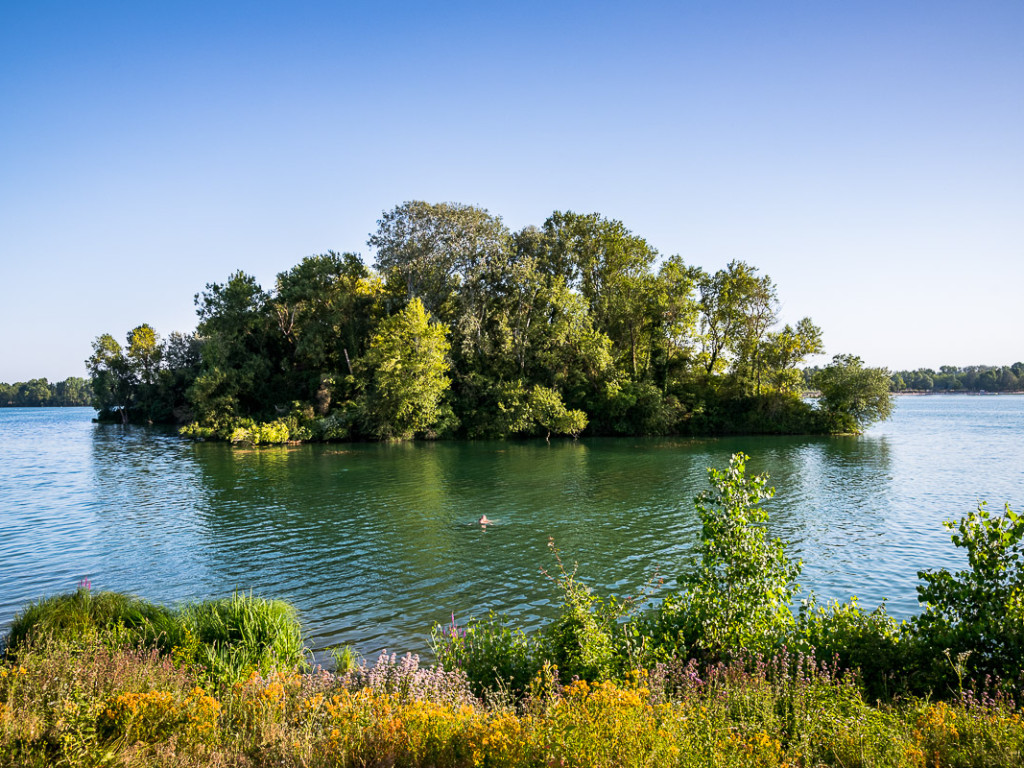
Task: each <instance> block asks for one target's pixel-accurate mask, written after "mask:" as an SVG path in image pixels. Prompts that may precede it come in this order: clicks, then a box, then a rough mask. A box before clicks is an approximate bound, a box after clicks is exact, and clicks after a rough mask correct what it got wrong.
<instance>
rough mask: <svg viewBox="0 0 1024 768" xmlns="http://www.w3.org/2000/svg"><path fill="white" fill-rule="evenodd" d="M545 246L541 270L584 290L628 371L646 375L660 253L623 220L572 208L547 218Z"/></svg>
mask: <svg viewBox="0 0 1024 768" xmlns="http://www.w3.org/2000/svg"><path fill="white" fill-rule="evenodd" d="M540 245H541V253H540V255H541V258H540V265H541V269H542V270H543V271H545V272H546V273H547V274H549V275H551V276H552V277H555V278H562V279H564V280H565V284H566V285H567V286H568V287H570V288H572V289H575V290H578V291H579V292H580V294H581V295H582V296H583V298H584V299H585V300H586V302H587V304H588V307H589V309H590V313H591V316H592V317H593V319H594V324H595V326H596V327H597V329H598V330H600V331H602V332H603V333H605V334H606V335H607V336H608V337H609V338H610V339H611V340H612V345H613V350H614V354H615V356H616V358H618V359H619V360H620V361H621V365H622V367H623V368H624V369H625V371H626V373H628V375H630V376H631V377H633V378H637V377H638V376H640V375H641V374H643V373H645V372H646V370H647V367H648V365H649V363H650V354H651V345H652V342H653V331H654V329H655V328H656V327H657V324H658V319H659V318H658V315H657V312H656V311H655V306H654V304H653V303H652V298H653V297H654V295H655V283H656V277H655V276H654V275H653V274H652V272H651V268H652V266H653V264H654V261H655V259H656V258H657V256H658V252H657V251H656V250H654V249H653V248H652V247H651V246H650V245H648V243H647V241H646V240H644V239H643V238H642V237H638V236H637V235H634V234H633V233H632V232H630V231H629V230H628V229H627V228H626V227H625V225H624V224H623V223H622V222H621V221H616V220H614V219H606V218H604V217H602V216H601V215H600V214H597V213H591V214H578V213H573V212H572V211H567V212H564V213H563V212H560V211H556V212H555V213H553V214H552V215H551V216H550V217H549V218H548V220H547V221H546V222H544V228H543V238H542V240H541V242H540Z"/></svg>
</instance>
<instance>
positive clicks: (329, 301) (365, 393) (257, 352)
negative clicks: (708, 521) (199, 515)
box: [86, 201, 892, 444]
mask: <svg viewBox="0 0 1024 768" xmlns="http://www.w3.org/2000/svg"><path fill="white" fill-rule="evenodd" d="M368 244H369V245H370V247H371V248H373V249H374V251H375V253H376V259H375V262H374V265H373V268H372V269H371V268H368V267H367V266H366V265H365V264H364V263H363V262H362V260H361V259H360V258H359V256H358V255H356V254H352V253H343V254H339V253H335V252H333V251H331V252H328V253H326V254H322V255H318V256H311V257H308V258H305V259H303V260H302V262H301V263H299V264H298V265H296V266H294V267H293V268H291V269H290V270H288V271H286V272H282V273H280V274H279V275H278V276H277V280H276V283H275V285H274V288H273V289H272V290H269V291H268V290H265V289H264V288H263V287H261V286H260V285H259V284H258V283H257V282H256V280H255V279H254V278H253V277H251V276H250V275H247V274H245V273H244V272H241V271H239V272H235V273H234V274H232V275H230V276H229V277H228V279H227V281H226V282H224V283H209V284H207V286H206V289H205V290H204V291H202V292H201V293H199V294H197V295H196V296H195V304H196V311H197V314H198V318H199V322H198V324H197V328H196V332H195V333H194V334H181V333H172V334H170V335H169V336H168V337H167V338H166V339H164V340H161V339H160V337H159V336H158V335H157V333H156V331H155V330H154V329H153V328H152V327H150V326H149V325H145V324H143V325H140V326H138V327H137V328H135V329H133V330H132V331H130V332H129V333H128V335H127V339H126V344H124V345H122V344H120V343H118V342H117V340H115V338H114V337H113V336H111V335H109V334H105V335H103V336H100V337H99V338H98V339H96V341H95V342H94V344H93V354H92V355H91V357H89V359H88V360H87V361H86V365H87V367H88V370H89V374H90V377H91V385H92V389H93V392H94V405H95V407H96V408H97V409H99V410H100V412H101V419H110V420H118V421H122V422H124V423H128V422H154V423H178V424H181V425H184V426H183V427H182V433H183V434H185V435H188V436H192V437H197V438H219V439H229V440H232V441H235V442H246V443H254V444H259V443H276V442H285V441H291V440H345V439H408V438H412V437H428V438H435V437H461V438H502V437H509V436H550V435H572V436H577V435H580V434H582V433H584V432H585V433H586V434H588V435H665V434H684V435H697V434H726V433H751V434H756V433H763V434H778V433H831V432H854V431H859V430H860V429H862V428H863V427H864V426H865V425H866V424H868V423H870V422H871V421H873V420H875V419H879V418H885V417H886V416H888V414H889V413H890V411H891V407H892V406H891V399H890V394H889V372H888V371H887V370H885V369H877V368H866V367H864V366H863V365H862V363H861V361H860V359H859V358H856V357H854V356H851V355H841V356H837V357H835V358H834V360H833V362H832V364H831V365H829V366H827V367H825V368H823V369H822V370H821V371H820V372H819V373H818V375H817V376H816V377H815V379H814V381H813V382H812V383H813V385H814V387H815V388H817V389H819V390H821V392H822V397H821V398H819V399H818V402H817V405H814V404H811V403H809V402H807V401H806V400H805V399H804V398H803V397H802V393H803V391H804V389H805V382H804V377H803V375H802V372H801V370H799V368H798V366H800V365H801V364H802V363H803V362H804V361H805V360H806V359H807V358H808V357H809V356H811V355H815V354H820V353H822V352H823V351H824V348H823V345H822V334H821V330H820V329H819V328H818V327H817V326H815V325H814V323H813V322H812V321H811V320H810V319H809V318H804V319H802V320H800V321H799V322H798V323H796V325H782V324H781V323H780V320H779V310H780V305H779V299H778V295H777V289H776V286H775V284H774V283H773V282H772V280H771V278H770V277H768V276H767V275H762V274H760V273H759V272H758V270H757V269H756V268H755V267H753V266H751V265H749V264H747V263H745V262H742V261H733V262H732V263H730V264H729V265H728V266H727V267H726V268H724V269H721V270H718V271H717V272H714V273H711V272H707V271H705V270H703V269H701V268H700V267H696V266H691V265H688V264H686V263H685V262H684V261H683V260H682V258H680V257H679V256H670V257H668V258H665V259H663V260H661V261H660V262H659V260H658V253H657V251H655V250H654V248H652V247H651V246H650V245H649V244H648V243H647V241H646V240H644V239H643V238H642V237H639V236H637V235H635V234H633V233H632V232H630V231H629V230H628V229H627V228H626V227H625V226H624V225H623V224H622V222H619V221H616V220H613V219H608V218H604V217H602V216H600V215H598V214H586V215H581V214H576V213H571V212H565V213H563V212H555V213H554V214H552V215H551V216H550V217H549V218H548V220H547V221H545V222H544V224H543V225H542V226H541V227H539V228H538V227H534V226H529V227H526V228H525V229H523V230H521V231H519V232H512V231H510V230H509V229H508V228H507V227H506V226H505V224H504V223H503V222H502V220H501V218H500V217H498V216H494V215H491V214H490V213H488V212H487V211H486V210H483V209H481V208H477V207H473V206H469V205H459V204H449V203H442V204H429V203H425V202H419V201H414V202H406V203H403V204H402V205H399V206H397V207H396V208H394V209H393V210H391V211H388V212H386V213H384V214H383V216H382V218H381V219H380V221H378V222H377V230H376V232H375V233H373V234H372V235H371V236H370V238H369V242H368Z"/></svg>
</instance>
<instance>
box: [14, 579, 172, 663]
mask: <svg viewBox="0 0 1024 768" xmlns="http://www.w3.org/2000/svg"><path fill="white" fill-rule="evenodd" d="M179 635H180V632H179V625H178V622H177V617H176V616H175V614H174V612H173V611H171V610H169V609H167V608H164V607H163V606H159V605H154V604H153V603H149V602H147V601H145V600H140V599H139V598H137V597H133V596H131V595H125V594H122V593H119V592H95V593H94V592H92V591H91V590H90V589H89V588H87V587H84V586H83V587H79V588H78V589H77V590H76V591H75V592H72V593H70V594H64V595H54V596H52V597H47V598H43V599H42V600H38V601H37V602H35V603H32V604H30V605H28V606H27V607H26V608H25V609H24V610H23V611H21V613H19V614H18V615H17V616H15V618H14V621H13V623H12V624H11V628H10V632H9V633H8V635H7V636H6V637H5V638H4V639H3V641H2V648H3V650H4V652H5V653H12V652H15V651H17V649H18V648H21V647H22V646H24V645H26V644H27V643H29V642H31V641H33V640H36V639H41V638H44V637H54V638H61V639H64V640H71V641H79V642H84V643H88V642H91V641H95V640H98V639H104V638H106V639H108V640H110V641H113V642H114V643H115V644H125V643H127V644H138V645H141V646H144V647H149V648H160V649H162V650H164V649H169V648H170V647H171V646H172V645H174V643H175V642H176V641H177V640H178V639H179Z"/></svg>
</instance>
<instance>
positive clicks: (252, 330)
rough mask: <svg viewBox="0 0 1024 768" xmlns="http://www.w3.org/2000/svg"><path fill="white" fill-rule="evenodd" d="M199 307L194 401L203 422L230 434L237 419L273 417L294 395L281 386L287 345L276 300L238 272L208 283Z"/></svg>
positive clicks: (191, 391) (198, 296)
mask: <svg viewBox="0 0 1024 768" xmlns="http://www.w3.org/2000/svg"><path fill="white" fill-rule="evenodd" d="M195 303H196V314H197V315H198V317H199V323H198V325H197V327H196V333H197V334H198V336H199V337H200V338H201V339H202V346H201V351H202V365H201V368H200V372H199V375H198V376H197V377H196V379H195V381H194V383H193V384H192V386H191V387H190V389H189V394H188V398H189V402H190V404H191V406H192V408H193V410H194V412H195V416H196V418H197V419H198V421H199V423H200V424H202V425H203V426H205V427H210V428H213V429H220V430H226V429H227V428H228V427H230V425H231V423H232V421H233V420H234V419H236V418H241V417H246V416H251V417H257V418H263V417H273V416H274V415H275V412H274V406H276V405H280V404H282V403H286V402H288V394H289V393H288V392H286V391H282V388H281V386H280V383H281V376H280V371H281V364H280V361H281V359H282V357H283V349H282V347H283V344H284V341H283V339H282V337H281V336H280V331H279V330H278V328H277V319H276V317H275V316H274V315H273V314H272V308H271V306H270V297H269V296H268V295H267V293H266V292H265V291H264V290H263V289H262V288H261V287H260V285H259V284H258V283H257V282H256V279H255V278H254V277H252V276H250V275H247V274H245V273H244V272H235V273H234V274H232V275H231V276H230V277H229V278H228V281H227V282H226V283H208V284H207V286H206V290H205V291H204V292H203V293H201V294H196V297H195Z"/></svg>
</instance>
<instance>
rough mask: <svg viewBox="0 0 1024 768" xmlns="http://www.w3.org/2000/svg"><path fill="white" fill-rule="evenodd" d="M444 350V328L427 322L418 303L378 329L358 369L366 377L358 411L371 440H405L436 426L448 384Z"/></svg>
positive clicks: (446, 343) (426, 315) (424, 312)
mask: <svg viewBox="0 0 1024 768" xmlns="http://www.w3.org/2000/svg"><path fill="white" fill-rule="evenodd" d="M448 350H449V345H448V341H447V340H446V339H445V329H444V327H443V326H442V325H440V324H439V323H432V322H430V316H429V315H428V314H427V311H426V309H425V308H424V306H423V302H421V301H420V300H419V299H413V300H412V301H410V302H409V304H408V306H406V308H405V309H403V310H402V311H401V312H399V313H398V314H396V315H393V316H392V317H389V318H388V319H387V320H384V321H383V322H382V323H381V324H380V326H379V327H378V329H377V332H376V333H375V334H374V335H373V338H372V339H371V340H370V346H369V349H368V350H367V351H366V354H365V355H364V356H363V357H362V358H361V360H360V363H359V366H358V368H359V369H360V370H361V371H363V372H364V374H365V376H366V389H365V391H364V393H363V396H362V398H361V411H362V414H363V418H364V421H365V423H366V427H367V429H368V431H369V432H370V433H371V434H373V435H374V436H376V437H379V438H384V439H400V440H405V439H409V438H411V437H412V436H413V435H414V434H417V433H420V434H423V433H429V432H430V431H431V430H432V429H434V428H435V427H437V426H438V423H439V422H440V421H441V419H442V418H443V416H444V415H445V414H444V407H443V406H444V403H443V396H444V393H445V391H446V390H447V389H448V386H449V384H450V383H451V381H450V379H449V378H448V377H447V375H446V374H447V372H448V360H447V354H448Z"/></svg>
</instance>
